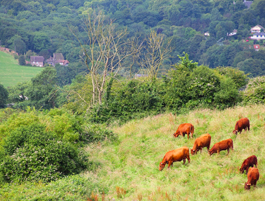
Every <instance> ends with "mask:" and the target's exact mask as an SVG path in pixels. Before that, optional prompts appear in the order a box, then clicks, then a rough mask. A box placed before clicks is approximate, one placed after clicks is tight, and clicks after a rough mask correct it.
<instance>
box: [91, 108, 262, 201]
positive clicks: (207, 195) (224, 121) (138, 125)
mask: <svg viewBox="0 0 265 201" xmlns="http://www.w3.org/2000/svg"><path fill="white" fill-rule="evenodd" d="M242 117H248V118H249V120H250V131H249V132H245V131H243V132H242V134H238V135H237V136H236V135H235V134H233V133H232V131H233V130H234V126H235V123H236V121H237V120H238V119H240V118H242ZM264 119H265V107H264V106H263V105H259V106H248V107H236V108H234V109H227V110H224V111H212V110H197V111H193V112H190V113H189V114H187V115H179V116H174V115H172V114H163V115H158V116H154V117H148V118H145V119H142V120H134V121H131V122H129V123H127V124H125V125H123V126H122V127H116V128H114V131H115V132H116V133H118V135H119V140H120V144H118V145H108V146H102V145H100V144H97V145H93V146H90V147H88V148H87V151H88V152H90V155H91V157H92V158H91V159H92V160H94V161H98V162H100V163H102V166H101V168H100V169H99V170H98V171H97V173H96V174H95V173H86V174H87V176H88V175H90V176H91V177H96V178H97V179H98V180H100V181H99V183H101V184H102V185H104V186H108V187H109V189H110V192H109V195H108V196H109V198H112V197H114V198H115V199H116V198H117V192H116V191H117V189H116V187H119V188H123V189H125V190H126V194H125V195H123V196H121V195H120V197H122V199H123V200H141V199H142V200H250V199H251V200H265V178H264V175H265V146H264V144H265V135H264V129H265V121H264ZM185 122H190V123H192V124H193V125H194V127H195V133H194V135H195V137H194V138H193V139H189V140H187V135H186V136H185V138H182V137H181V136H179V137H178V138H174V137H173V133H174V132H175V131H176V129H177V127H178V125H179V124H181V123H185ZM207 132H208V133H209V134H210V135H211V136H212V140H211V147H212V146H213V145H214V144H215V143H216V142H219V141H221V140H224V139H227V138H232V139H233V141H234V151H230V153H229V155H228V156H226V154H227V151H221V152H220V155H218V154H213V155H212V156H211V157H210V156H209V154H208V153H207V149H206V148H204V149H203V152H202V154H200V153H198V154H197V155H194V156H193V155H191V156H190V157H191V163H190V164H187V161H186V164H185V165H183V162H175V163H174V165H173V168H171V169H170V170H167V168H166V167H167V166H166V167H165V169H164V170H163V171H161V172H160V171H159V170H158V166H159V163H160V162H161V161H162V159H163V157H164V155H165V153H166V152H167V151H170V150H173V149H176V148H179V147H182V146H188V147H189V148H192V146H193V143H194V141H195V138H196V137H199V136H200V135H202V134H204V133H207ZM253 154H255V155H256V156H257V158H258V169H259V172H260V175H261V176H260V179H259V181H258V183H257V187H256V189H254V188H253V187H251V190H250V191H246V190H244V183H245V182H246V181H247V176H246V174H240V173H239V168H240V166H241V164H242V162H243V161H244V159H246V158H247V157H249V156H251V155H253Z"/></svg>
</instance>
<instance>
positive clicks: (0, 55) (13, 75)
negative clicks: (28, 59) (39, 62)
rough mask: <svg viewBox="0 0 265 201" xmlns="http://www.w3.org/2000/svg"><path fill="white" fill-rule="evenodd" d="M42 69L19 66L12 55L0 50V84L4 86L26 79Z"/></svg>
mask: <svg viewBox="0 0 265 201" xmlns="http://www.w3.org/2000/svg"><path fill="white" fill-rule="evenodd" d="M42 70H43V69H42V68H39V67H30V66H20V65H18V64H17V61H16V60H15V59H14V58H13V56H11V55H10V54H7V53H5V52H1V51H0V84H2V85H4V86H5V87H8V86H14V85H16V84H17V83H19V82H25V81H28V80H30V78H32V77H34V76H35V75H36V74H37V73H39V72H40V71H42Z"/></svg>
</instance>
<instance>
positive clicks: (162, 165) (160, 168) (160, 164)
mask: <svg viewBox="0 0 265 201" xmlns="http://www.w3.org/2000/svg"><path fill="white" fill-rule="evenodd" d="M165 165H166V163H162V162H161V163H159V170H160V171H162V170H163V169H164V167H165Z"/></svg>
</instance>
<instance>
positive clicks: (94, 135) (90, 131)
mask: <svg viewBox="0 0 265 201" xmlns="http://www.w3.org/2000/svg"><path fill="white" fill-rule="evenodd" d="M80 140H81V141H84V142H87V143H89V142H99V141H104V140H110V141H114V140H117V136H115V135H114V133H113V132H112V131H111V130H109V129H107V127H106V126H105V125H102V124H88V125H84V129H83V132H82V134H81V135H80Z"/></svg>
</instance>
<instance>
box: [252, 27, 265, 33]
mask: <svg viewBox="0 0 265 201" xmlns="http://www.w3.org/2000/svg"><path fill="white" fill-rule="evenodd" d="M262 29H263V30H264V28H263V27H262V26H260V25H256V26H254V27H252V28H251V29H250V32H251V33H260V32H261V30H262Z"/></svg>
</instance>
